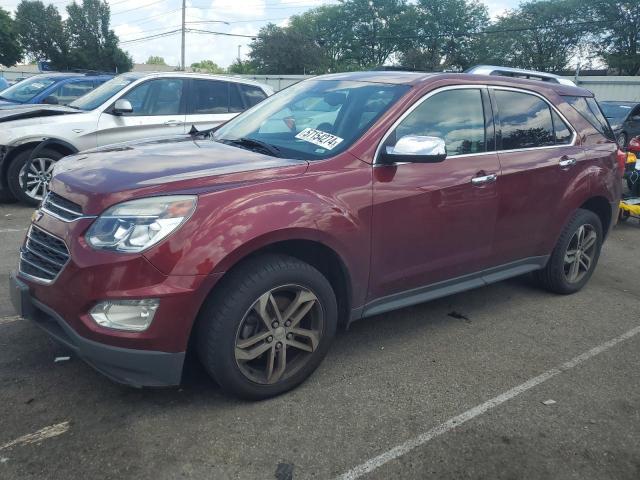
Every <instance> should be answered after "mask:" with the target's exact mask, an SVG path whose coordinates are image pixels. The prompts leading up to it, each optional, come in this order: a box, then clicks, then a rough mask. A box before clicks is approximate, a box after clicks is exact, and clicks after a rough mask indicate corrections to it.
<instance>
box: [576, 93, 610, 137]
mask: <svg viewBox="0 0 640 480" xmlns="http://www.w3.org/2000/svg"><path fill="white" fill-rule="evenodd" d="M564 99H565V100H566V101H567V103H568V104H569V105H571V106H572V107H573V108H574V109H575V110H576V111H577V112H578V113H579V114H580V115H582V116H583V117H584V118H585V119H586V120H587V121H588V122H589V123H590V124H591V125H593V127H594V128H595V129H596V130H598V131H599V132H600V133H601V134H603V135H604V136H605V137H607V138H609V139H610V140H614V139H615V135H614V134H613V131H612V130H611V127H610V126H609V122H607V119H606V118H605V116H604V115H603V114H602V111H601V110H600V106H599V105H598V102H596V100H595V99H594V98H591V97H574V96H569V95H567V96H565V97H564Z"/></svg>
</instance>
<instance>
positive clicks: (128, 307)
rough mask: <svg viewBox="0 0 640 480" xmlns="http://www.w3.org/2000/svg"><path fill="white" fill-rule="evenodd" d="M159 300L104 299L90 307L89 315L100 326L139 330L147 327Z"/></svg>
mask: <svg viewBox="0 0 640 480" xmlns="http://www.w3.org/2000/svg"><path fill="white" fill-rule="evenodd" d="M159 304H160V300H158V299H154V298H145V299H142V300H105V301H104V302H100V303H98V304H97V305H96V306H95V307H93V308H92V309H91V311H90V312H89V315H91V318H93V320H94V321H95V322H96V323H97V324H98V325H100V326H102V327H105V328H113V329H116V330H129V331H133V332H141V331H143V330H146V329H147V328H149V325H151V322H152V321H153V316H154V315H155V314H156V310H157V309H158V305H159Z"/></svg>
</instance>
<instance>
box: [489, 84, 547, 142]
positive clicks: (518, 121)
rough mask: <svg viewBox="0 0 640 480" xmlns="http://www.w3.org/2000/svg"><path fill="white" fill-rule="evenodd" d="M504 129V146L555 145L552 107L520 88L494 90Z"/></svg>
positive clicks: (501, 124)
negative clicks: (515, 89) (516, 90)
mask: <svg viewBox="0 0 640 480" xmlns="http://www.w3.org/2000/svg"><path fill="white" fill-rule="evenodd" d="M494 94H495V97H496V101H497V103H498V115H499V117H500V127H501V129H502V150H517V149H521V148H534V147H546V146H550V145H555V135H554V131H553V121H552V120H551V110H550V109H549V105H547V103H546V102H545V101H544V100H542V99H540V98H538V97H536V96H535V95H529V94H527V93H521V92H511V91H507V90H495V91H494Z"/></svg>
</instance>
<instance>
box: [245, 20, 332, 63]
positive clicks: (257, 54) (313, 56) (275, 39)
mask: <svg viewBox="0 0 640 480" xmlns="http://www.w3.org/2000/svg"><path fill="white" fill-rule="evenodd" d="M322 58H323V55H322V50H321V48H320V46H319V45H318V44H317V43H316V41H315V39H313V38H312V37H310V36H309V35H308V34H306V33H303V32H301V31H299V30H297V29H292V28H283V27H278V26H277V25H275V24H273V23H269V24H268V25H266V26H265V27H262V28H261V29H260V32H259V33H258V36H257V37H256V39H255V40H254V41H253V42H251V52H250V53H249V59H250V60H251V65H252V66H253V68H254V69H255V71H256V73H261V74H268V73H280V74H296V73H323V72H324V69H323V68H322Z"/></svg>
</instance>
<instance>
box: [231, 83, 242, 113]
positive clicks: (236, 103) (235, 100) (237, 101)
mask: <svg viewBox="0 0 640 480" xmlns="http://www.w3.org/2000/svg"><path fill="white" fill-rule="evenodd" d="M243 111H244V104H243V103H242V97H241V96H240V87H239V85H238V84H237V83H230V84H229V112H230V113H238V112H243Z"/></svg>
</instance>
